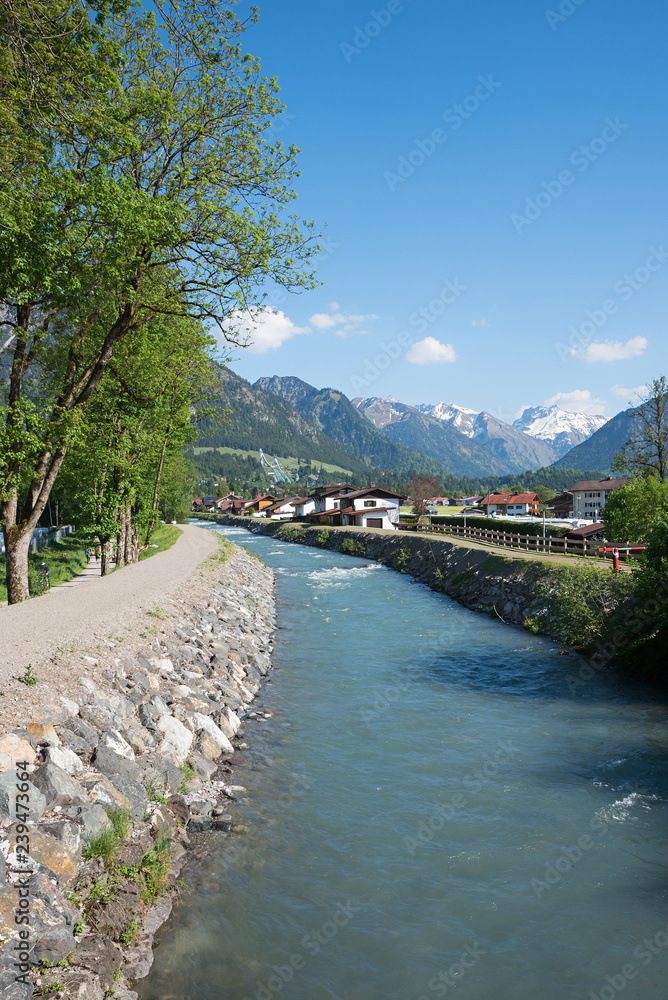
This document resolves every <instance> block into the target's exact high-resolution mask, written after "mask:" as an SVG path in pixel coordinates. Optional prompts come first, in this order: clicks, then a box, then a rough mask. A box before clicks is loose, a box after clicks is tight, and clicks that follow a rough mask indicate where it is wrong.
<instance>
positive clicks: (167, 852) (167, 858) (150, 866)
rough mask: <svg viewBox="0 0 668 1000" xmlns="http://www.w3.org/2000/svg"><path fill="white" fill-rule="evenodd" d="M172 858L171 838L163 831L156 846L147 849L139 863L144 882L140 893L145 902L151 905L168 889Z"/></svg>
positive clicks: (157, 839)
mask: <svg viewBox="0 0 668 1000" xmlns="http://www.w3.org/2000/svg"><path fill="white" fill-rule="evenodd" d="M171 859H172V843H171V840H170V838H169V836H168V835H167V834H165V833H161V834H159V835H158V837H157V838H156V841H155V844H154V846H153V847H152V848H151V849H149V850H148V851H146V853H145V854H144V856H143V858H142V859H141V862H140V865H139V868H140V871H141V874H142V877H143V883H144V886H143V889H142V891H141V893H140V898H141V900H142V902H143V903H145V904H147V905H149V906H150V904H151V903H153V902H155V900H156V899H158V898H159V897H160V896H162V895H164V893H165V892H166V891H167V889H168V887H169V884H168V878H169V865H170V863H171Z"/></svg>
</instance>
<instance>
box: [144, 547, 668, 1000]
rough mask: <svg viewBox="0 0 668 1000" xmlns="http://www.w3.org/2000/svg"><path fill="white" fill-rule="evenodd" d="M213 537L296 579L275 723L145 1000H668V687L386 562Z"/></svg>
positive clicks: (241, 780)
mask: <svg viewBox="0 0 668 1000" xmlns="http://www.w3.org/2000/svg"><path fill="white" fill-rule="evenodd" d="M212 530H222V531H223V533H224V534H225V535H226V536H227V537H229V538H230V539H232V540H233V541H235V542H237V543H239V544H243V545H245V546H246V547H247V548H248V549H250V550H252V551H253V552H256V553H257V554H258V555H260V556H261V557H262V559H264V560H265V562H267V563H268V564H269V565H270V566H272V567H273V568H274V569H275V570H276V572H277V574H278V592H277V602H278V626H279V627H278V630H277V632H276V647H275V655H274V664H275V669H274V670H273V672H272V674H271V675H270V676H271V678H272V680H271V683H269V684H266V685H265V686H264V689H263V691H262V693H261V695H260V697H259V699H258V701H257V702H256V704H255V705H254V708H258V709H260V710H262V711H267V712H271V713H272V715H271V718H270V719H268V720H266V721H263V722H253V721H249V722H248V724H247V727H246V739H247V742H248V744H249V749H248V750H245V751H241V752H240V753H239V757H238V759H239V762H240V763H239V765H238V766H236V767H235V772H234V778H233V780H234V782H236V783H238V784H241V785H243V786H244V787H245V788H246V789H247V791H246V793H245V794H244V796H243V798H242V800H241V801H239V802H238V803H233V804H232V811H233V813H234V817H235V821H236V822H238V823H240V824H243V825H244V826H245V828H246V832H245V833H243V834H239V835H230V836H228V835H225V834H213V833H212V834H208V835H204V836H203V837H202V838H200V839H199V840H198V848H199V853H201V846H202V845H204V847H205V848H206V849H208V851H209V852H210V853H209V854H208V855H207V856H206V857H202V858H200V859H199V860H197V859H194V860H193V861H191V862H190V863H189V866H188V867H187V868H186V869H185V870H184V874H183V878H184V879H185V881H186V883H187V885H188V888H187V889H186V890H184V891H183V894H182V896H181V899H180V902H179V903H178V904H177V906H176V907H175V912H174V916H173V918H172V920H171V922H170V923H169V924H168V925H167V926H166V928H165V929H163V931H162V932H161V934H160V936H159V938H158V946H157V948H156V961H155V966H154V969H153V971H152V973H151V975H150V977H149V978H148V979H147V980H146V981H145V982H144V983H143V984H141V987H140V995H141V997H142V998H143V1000H186V998H187V1000H274V998H276V997H285V998H289V1000H374V998H388V1000H424V998H427V1000H432V998H437V997H444V996H447V997H450V996H453V997H454V996H456V997H458V998H460V1000H483V998H484V1000H487V998H490V1000H525V998H526V1000H529V998H530V1000H556V998H576V997H582V998H587V1000H591V998H600V1000H613V998H615V997H617V996H621V997H622V998H623V1000H663V998H664V997H666V996H667V995H668V988H667V987H666V982H667V977H668V839H667V837H666V833H667V831H666V822H667V820H668V780H667V776H668V768H667V766H666V765H667V762H668V728H667V726H666V720H667V716H668V711H667V706H666V699H665V698H664V697H663V696H662V695H661V694H660V693H657V692H656V691H654V690H653V689H650V688H646V687H644V686H641V685H629V684H622V683H619V682H618V681H616V680H615V679H614V678H610V677H602V676H600V673H596V672H594V671H592V670H590V669H587V663H586V661H585V660H583V659H581V658H579V657H577V656H575V655H574V654H572V653H571V654H570V655H568V656H564V655H560V650H559V647H558V646H556V645H555V644H554V643H552V642H550V641H548V640H545V639H542V638H539V637H535V636H532V635H530V634H529V633H524V632H522V631H520V630H518V629H515V628H510V627H508V626H506V625H504V624H502V623H501V622H498V621H493V620H491V619H489V618H487V617H485V616H483V615H479V614H475V613H474V612H471V611H468V610H466V609H464V608H462V607H460V606H459V605H458V604H456V603H455V602H454V601H451V600H450V599H448V598H447V597H444V596H442V595H440V594H437V593H434V592H432V591H430V590H429V589H428V588H427V587H425V586H423V585H421V584H416V583H413V582H412V580H411V578H410V577H408V576H405V575H401V574H399V573H396V572H393V571H392V570H388V569H385V568H384V567H382V566H380V565H377V564H374V563H369V562H368V561H365V560H363V559H356V558H351V557H347V556H344V555H340V554H338V553H332V552H327V551H319V550H317V549H313V548H308V547H306V546H301V545H291V544H286V543H281V542H277V541H275V540H273V539H271V538H268V537H263V536H256V535H252V534H249V533H248V532H246V531H244V530H243V529H234V528H225V529H220V528H218V527H212ZM590 675H591V676H590Z"/></svg>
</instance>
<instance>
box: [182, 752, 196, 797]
mask: <svg viewBox="0 0 668 1000" xmlns="http://www.w3.org/2000/svg"><path fill="white" fill-rule="evenodd" d="M180 767H181V770H182V771H183V779H182V781H181V784H180V785H179V791H180V792H186V791H187V790H188V782H190V781H192V780H193V778H194V777H195V768H194V767H193V766H192V764H191V763H190V761H189V760H187V761H185V762H184V763H183V764H181V765H180Z"/></svg>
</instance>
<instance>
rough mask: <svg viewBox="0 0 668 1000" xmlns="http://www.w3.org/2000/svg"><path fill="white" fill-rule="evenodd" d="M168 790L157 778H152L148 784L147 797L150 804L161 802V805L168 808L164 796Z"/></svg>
mask: <svg viewBox="0 0 668 1000" xmlns="http://www.w3.org/2000/svg"><path fill="white" fill-rule="evenodd" d="M165 790H166V786H165V784H164V783H163V784H161V783H160V782H159V781H158V779H157V778H151V779H150V781H148V782H147V784H146V795H147V796H148V799H149V801H150V802H159V803H160V805H163V806H166V805H167V799H166V798H165V796H164V794H163V793H164V792H165Z"/></svg>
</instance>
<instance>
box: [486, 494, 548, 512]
mask: <svg viewBox="0 0 668 1000" xmlns="http://www.w3.org/2000/svg"><path fill="white" fill-rule="evenodd" d="M480 506H481V507H482V508H484V510H485V512H486V513H487V514H503V515H505V516H506V517H514V516H517V515H518V514H536V515H537V514H538V512H539V506H540V497H539V496H538V494H537V493H510V492H509V491H508V490H502V491H501V492H499V493H490V494H488V495H487V496H486V497H483V499H482V500H481V501H480Z"/></svg>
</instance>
